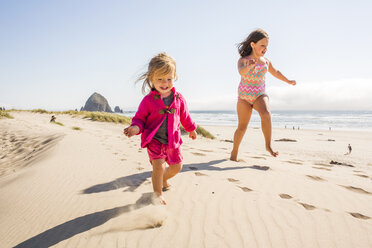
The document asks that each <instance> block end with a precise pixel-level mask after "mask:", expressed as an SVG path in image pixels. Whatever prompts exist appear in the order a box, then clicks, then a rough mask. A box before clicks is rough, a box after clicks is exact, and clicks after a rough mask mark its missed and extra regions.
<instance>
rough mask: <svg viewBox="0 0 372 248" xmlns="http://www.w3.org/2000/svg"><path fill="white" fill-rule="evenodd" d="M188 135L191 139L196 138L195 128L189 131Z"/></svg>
mask: <svg viewBox="0 0 372 248" xmlns="http://www.w3.org/2000/svg"><path fill="white" fill-rule="evenodd" d="M189 137H190V138H191V139H193V140H194V139H196V132H195V130H194V131H191V132H189Z"/></svg>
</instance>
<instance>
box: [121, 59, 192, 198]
mask: <svg viewBox="0 0 372 248" xmlns="http://www.w3.org/2000/svg"><path fill="white" fill-rule="evenodd" d="M175 80H177V73H176V61H175V60H174V59H173V58H172V57H170V56H168V55H167V54H166V53H160V54H158V55H156V56H155V57H153V58H152V59H151V61H150V63H149V65H148V71H147V72H145V73H144V74H143V75H141V76H140V77H139V78H138V80H137V82H138V81H143V84H142V92H143V93H145V92H146V90H147V89H148V90H150V93H148V94H147V95H146V96H145V97H144V98H143V99H142V101H141V103H140V105H139V107H138V110H137V112H136V114H135V116H134V117H133V119H132V123H131V125H130V126H129V127H127V128H125V129H124V134H125V135H126V136H128V137H131V136H133V135H137V134H142V135H141V147H142V148H144V147H146V148H147V153H148V155H149V159H150V163H151V164H152V186H153V189H154V192H155V196H156V197H157V198H158V199H159V200H160V203H162V204H166V201H165V200H164V197H163V194H162V191H165V190H167V189H168V188H169V187H170V184H169V183H168V180H169V179H170V178H172V177H174V176H175V175H176V174H177V173H178V172H179V171H180V170H181V169H182V159H183V157H182V154H181V150H180V145H181V144H182V139H181V132H180V123H181V124H182V126H183V127H184V129H185V131H186V132H188V133H189V137H190V138H192V139H196V132H195V130H196V124H195V122H193V121H192V119H191V117H190V114H189V111H188V109H187V105H186V101H185V98H183V96H182V95H181V94H180V93H179V92H177V91H176V90H175V88H174V87H173V83H174V81H175ZM165 163H168V165H169V166H168V167H166V164H165Z"/></svg>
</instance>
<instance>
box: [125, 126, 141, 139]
mask: <svg viewBox="0 0 372 248" xmlns="http://www.w3.org/2000/svg"><path fill="white" fill-rule="evenodd" d="M139 132H140V129H139V127H138V126H130V127H127V128H125V129H124V134H125V135H126V136H128V138H130V137H132V136H133V135H136V134H138V133H139Z"/></svg>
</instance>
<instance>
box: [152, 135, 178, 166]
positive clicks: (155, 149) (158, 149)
mask: <svg viewBox="0 0 372 248" xmlns="http://www.w3.org/2000/svg"><path fill="white" fill-rule="evenodd" d="M147 153H148V154H149V158H150V163H151V161H152V160H154V159H164V160H165V162H167V163H168V164H169V165H173V164H180V163H182V159H183V157H182V154H181V148H180V147H179V148H169V147H168V144H162V143H160V142H159V141H157V140H156V139H152V140H151V142H150V143H148V144H147Z"/></svg>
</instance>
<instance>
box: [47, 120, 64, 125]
mask: <svg viewBox="0 0 372 248" xmlns="http://www.w3.org/2000/svg"><path fill="white" fill-rule="evenodd" d="M50 123H52V124H56V125H60V126H64V125H63V124H62V123H61V122H58V121H52V122H50Z"/></svg>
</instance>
